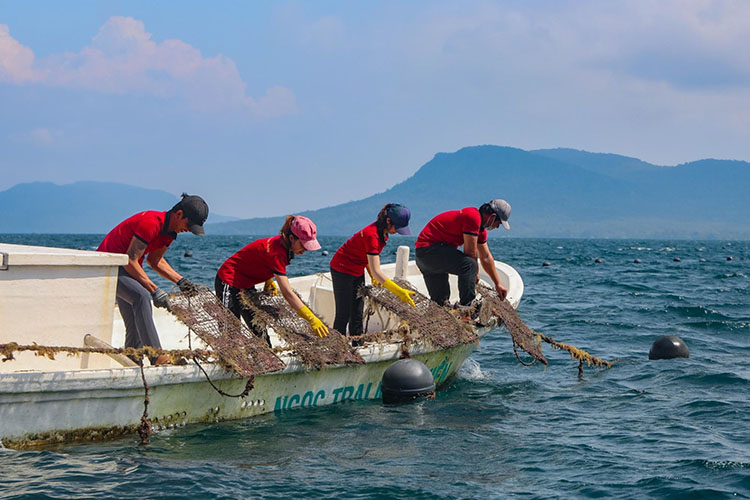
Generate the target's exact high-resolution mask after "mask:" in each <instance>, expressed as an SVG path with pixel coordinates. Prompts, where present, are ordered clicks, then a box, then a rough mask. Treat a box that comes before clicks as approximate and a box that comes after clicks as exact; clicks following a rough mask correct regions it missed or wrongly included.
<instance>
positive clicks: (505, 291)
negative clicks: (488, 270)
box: [495, 283, 508, 300]
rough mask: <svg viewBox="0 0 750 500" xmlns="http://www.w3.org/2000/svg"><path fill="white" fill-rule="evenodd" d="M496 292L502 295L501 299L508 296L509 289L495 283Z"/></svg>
mask: <svg viewBox="0 0 750 500" xmlns="http://www.w3.org/2000/svg"><path fill="white" fill-rule="evenodd" d="M495 292H497V295H498V296H499V297H500V300H505V297H507V296H508V289H507V288H505V287H504V286H503V285H501V284H499V283H498V284H497V285H495Z"/></svg>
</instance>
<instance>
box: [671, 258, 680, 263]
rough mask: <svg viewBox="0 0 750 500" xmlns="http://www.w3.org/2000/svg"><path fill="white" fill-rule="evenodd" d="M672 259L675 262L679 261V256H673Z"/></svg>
mask: <svg viewBox="0 0 750 500" xmlns="http://www.w3.org/2000/svg"><path fill="white" fill-rule="evenodd" d="M672 260H673V261H675V262H680V258H679V257H675V258H674V259H672Z"/></svg>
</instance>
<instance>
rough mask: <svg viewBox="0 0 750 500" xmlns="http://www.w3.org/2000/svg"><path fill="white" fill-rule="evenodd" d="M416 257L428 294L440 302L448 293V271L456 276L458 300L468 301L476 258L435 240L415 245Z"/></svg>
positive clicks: (473, 284) (473, 291)
mask: <svg viewBox="0 0 750 500" xmlns="http://www.w3.org/2000/svg"><path fill="white" fill-rule="evenodd" d="M415 254H416V259H415V260H416V261H417V267H418V268H419V270H420V272H421V273H422V276H424V284H425V285H426V286H427V291H428V292H429V293H430V298H431V299H432V300H433V301H435V302H437V303H438V304H440V305H441V306H442V305H443V304H445V302H446V301H447V300H448V299H449V298H450V296H451V288H450V284H449V283H448V275H449V274H455V275H457V276H458V295H459V301H460V304H461V305H463V306H466V305H469V304H471V301H472V300H474V297H475V296H476V283H477V261H476V259H474V258H472V257H469V256H468V255H466V254H465V253H463V252H462V251H460V250H458V249H456V248H453V247H452V246H450V245H446V244H443V243H438V244H437V245H431V246H429V247H422V248H417V251H416V252H415Z"/></svg>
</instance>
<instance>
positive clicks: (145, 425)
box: [138, 364, 151, 445]
mask: <svg viewBox="0 0 750 500" xmlns="http://www.w3.org/2000/svg"><path fill="white" fill-rule="evenodd" d="M141 380H143V389H144V390H145V392H146V394H145V396H144V397H143V415H141V425H139V426H138V435H139V436H140V437H141V444H142V445H146V444H148V438H149V436H151V421H150V420H149V419H148V404H149V403H150V402H151V401H150V400H149V398H148V383H146V374H145V373H143V364H141Z"/></svg>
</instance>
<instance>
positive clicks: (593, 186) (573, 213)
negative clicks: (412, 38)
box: [210, 146, 750, 239]
mask: <svg viewBox="0 0 750 500" xmlns="http://www.w3.org/2000/svg"><path fill="white" fill-rule="evenodd" d="M747 186H750V164H748V163H747V162H740V161H730V160H700V161H696V162H691V163H686V164H683V165H678V166H673V167H665V166H657V165H652V164H649V163H646V162H643V161H641V160H638V159H636V158H629V157H626V156H619V155H612V154H599V153H589V152H586V151H577V150H572V149H548V150H537V151H524V150H521V149H515V148H509V147H499V146H475V147H467V148H463V149H461V150H459V151H457V152H455V153H438V154H437V155H435V157H434V158H433V159H432V160H431V161H429V162H427V163H426V164H425V165H423V166H422V167H421V168H420V169H419V170H417V172H416V173H415V174H414V175H413V176H411V177H410V178H408V179H407V180H405V181H404V182H401V183H399V184H397V185H395V186H393V187H392V188H391V189H389V190H387V191H385V192H383V193H378V194H375V195H373V196H370V197H368V198H365V199H363V200H359V201H353V202H349V203H344V204H341V205H337V206H333V207H327V208H323V209H319V210H312V211H307V212H302V214H304V215H307V216H308V217H310V218H312V219H313V220H314V221H315V222H316V224H317V226H318V232H319V233H320V234H330V235H348V234H352V233H353V232H354V231H356V230H358V229H359V228H361V227H362V226H364V225H365V224H367V223H369V222H371V221H372V220H374V218H375V215H376V214H377V212H378V210H379V209H380V208H381V207H382V206H383V205H384V204H385V203H388V202H398V203H403V204H405V205H407V206H408V207H409V208H410V209H411V211H412V223H411V228H412V232H414V233H417V232H418V231H419V230H421V228H422V227H423V226H424V225H425V224H426V223H427V221H428V220H429V219H430V218H432V217H433V216H434V215H435V214H437V213H440V212H442V211H445V210H450V209H454V208H461V207H464V206H479V205H480V204H481V203H483V202H485V201H488V200H490V199H492V198H505V199H507V200H508V201H509V202H510V203H511V205H512V206H513V212H512V215H511V220H510V223H511V228H512V229H511V231H510V232H507V233H506V232H502V231H496V232H495V233H494V234H495V235H503V236H506V235H507V236H522V237H523V236H529V237H531V236H539V237H603V238H694V239H703V238H705V239H714V238H725V239H748V238H750V221H748V219H747V214H748V213H750V201H748V197H747V194H746V191H747ZM282 222H283V216H280V217H270V218H256V219H244V220H238V221H232V222H225V223H217V224H211V225H210V232H211V233H213V234H251V235H258V234H273V233H276V232H277V231H278V230H279V227H280V226H281V223H282Z"/></svg>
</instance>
